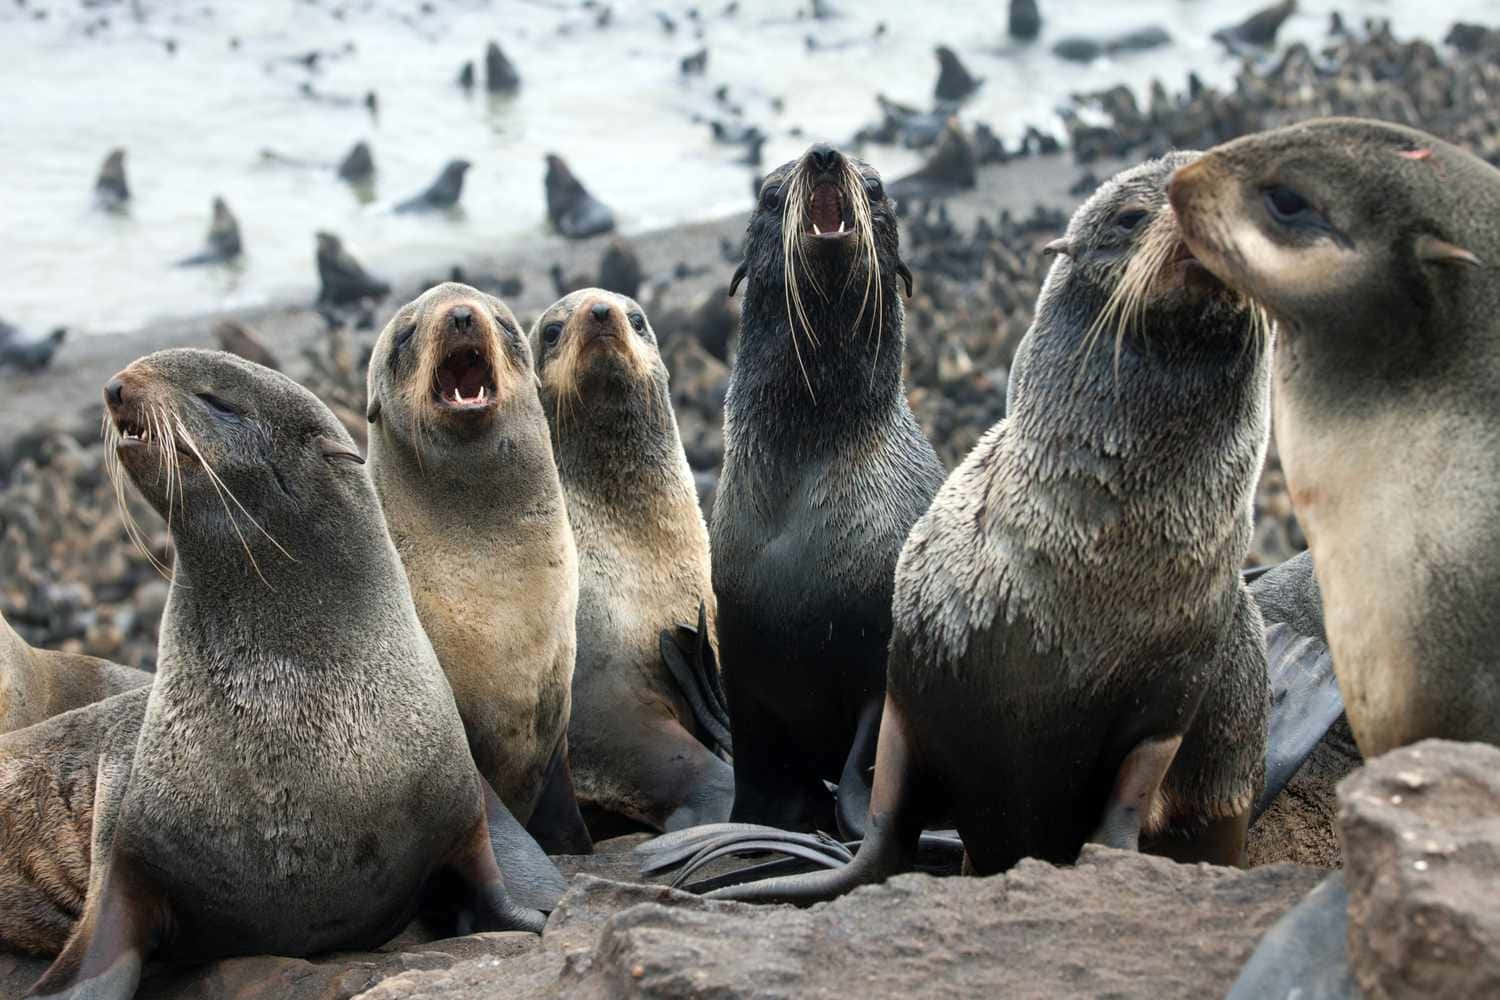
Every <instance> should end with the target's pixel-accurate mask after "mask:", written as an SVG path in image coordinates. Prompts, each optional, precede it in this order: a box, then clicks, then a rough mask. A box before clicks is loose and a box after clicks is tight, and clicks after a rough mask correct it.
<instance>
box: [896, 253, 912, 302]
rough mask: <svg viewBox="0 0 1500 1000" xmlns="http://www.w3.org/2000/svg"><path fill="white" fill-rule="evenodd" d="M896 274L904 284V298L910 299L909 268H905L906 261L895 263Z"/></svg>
mask: <svg viewBox="0 0 1500 1000" xmlns="http://www.w3.org/2000/svg"><path fill="white" fill-rule="evenodd" d="M896 273H897V274H899V275H901V280H902V282H904V283H905V284H906V297H907V298H911V268H909V267H907V266H906V261H904V260H897V261H896Z"/></svg>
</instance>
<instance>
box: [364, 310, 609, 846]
mask: <svg viewBox="0 0 1500 1000" xmlns="http://www.w3.org/2000/svg"><path fill="white" fill-rule="evenodd" d="M367 416H368V419H369V421H370V425H371V426H370V436H369V441H370V476H371V478H372V479H373V480H374V482H375V488H376V490H377V492H378V493H379V494H380V500H381V504H382V506H383V508H384V510H385V517H386V522H387V524H388V525H389V526H390V530H391V537H392V538H393V539H394V541H395V543H396V550H397V551H398V552H400V553H401V560H402V563H403V565H405V567H406V575H407V578H408V579H409V580H410V582H411V589H412V597H413V598H414V599H415V601H416V605H417V614H418V616H419V617H420V618H421V619H422V625H423V627H424V628H425V629H426V630H427V635H428V636H429V637H430V638H431V639H432V645H433V648H434V649H435V650H436V651H437V655H438V660H439V661H440V662H441V663H442V664H443V669H444V670H445V671H446V672H447V674H448V680H449V683H451V684H452V685H453V694H454V697H455V698H457V700H458V709H459V714H460V715H461V716H462V717H463V720H464V728H465V729H466V730H467V731H468V734H469V746H470V749H472V750H473V752H474V759H475V761H476V762H478V764H479V771H480V773H481V774H483V775H484V776H485V778H486V779H487V780H488V781H489V783H490V784H491V785H492V786H494V789H495V792H496V793H497V794H498V795H499V796H500V798H501V800H502V801H503V802H504V803H505V804H506V806H507V807H509V808H510V810H511V811H512V812H513V813H515V815H516V818H517V819H519V820H521V822H523V823H527V824H528V825H529V827H530V828H531V829H532V830H533V832H534V833H536V834H537V838H538V840H540V841H541V843H542V845H543V846H544V847H547V848H548V849H549V850H552V851H554V852H556V853H569V854H586V853H588V852H589V850H590V841H589V837H588V832H587V830H586V829H585V828H584V824H583V818H582V816H581V815H580V814H579V811H578V804H577V801H576V799H575V796H574V792H573V785H572V779H571V776H570V773H569V766H568V716H569V711H570V706H571V703H572V683H573V663H574V651H575V645H576V641H577V639H576V635H577V633H576V626H575V623H574V619H575V616H576V612H577V606H578V557H577V553H576V549H575V546H574V542H573V533H572V530H571V529H570V527H569V524H568V514H567V510H566V507H565V503H564V500H563V491H562V484H561V482H560V481H559V479H558V472H557V466H556V464H555V463H554V461H553V456H552V442H551V436H550V434H549V431H548V428H547V418H546V417H545V416H544V415H543V413H542V404H541V400H540V398H539V397H538V395H537V391H536V383H535V374H534V368H533V365H532V358H531V350H530V348H529V347H528V345H527V343H526V338H525V337H524V335H523V334H522V333H521V328H520V325H519V324H518V323H517V322H516V318H515V316H514V315H512V314H511V311H510V309H509V308H508V307H507V306H506V305H505V303H503V302H501V301H500V300H498V299H496V298H493V297H491V296H489V295H486V294H484V293H483V292H480V291H478V290H477V289H474V288H470V287H469V286H468V285H460V284H455V283H452V282H447V283H444V284H441V285H436V286H434V287H433V288H430V289H428V290H427V291H426V292H424V293H423V294H422V295H421V296H420V297H418V298H417V299H415V300H414V301H412V302H409V303H407V304H406V305H404V306H402V307H401V308H400V309H398V310H397V311H396V313H395V315H393V316H392V317H391V320H390V322H389V323H387V324H386V327H385V329H384V331H382V332H381V334H380V337H379V339H378V340H377V341H376V343H375V349H374V352H373V353H372V355H371V357H370V367H369V412H368V414H367ZM533 814H537V815H536V816H535V821H534V822H533Z"/></svg>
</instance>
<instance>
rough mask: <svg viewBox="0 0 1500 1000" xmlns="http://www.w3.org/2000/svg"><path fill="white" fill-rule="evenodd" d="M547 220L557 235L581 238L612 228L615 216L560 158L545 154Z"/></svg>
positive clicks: (605, 231)
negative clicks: (550, 221) (550, 222)
mask: <svg viewBox="0 0 1500 1000" xmlns="http://www.w3.org/2000/svg"><path fill="white" fill-rule="evenodd" d="M545 183H546V189H547V217H548V218H550V219H551V220H552V226H553V228H554V229H556V230H557V231H558V232H559V233H561V234H562V235H564V236H567V237H569V238H571V239H584V238H586V237H589V236H597V235H599V234H601V233H607V232H609V231H611V230H612V229H614V228H615V216H614V213H613V212H611V211H610V210H609V208H608V206H606V205H605V204H604V203H603V202H601V201H599V200H598V199H597V198H595V197H594V196H593V195H592V194H590V193H589V192H588V189H587V188H585V187H584V186H583V184H582V182H580V181H579V180H578V178H576V177H574V176H573V171H572V170H570V169H568V165H567V164H566V163H564V162H563V160H562V157H560V156H556V155H554V154H552V153H548V154H547V177H546V181H545Z"/></svg>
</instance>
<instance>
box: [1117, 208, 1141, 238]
mask: <svg viewBox="0 0 1500 1000" xmlns="http://www.w3.org/2000/svg"><path fill="white" fill-rule="evenodd" d="M1145 219H1146V213H1145V212H1144V211H1143V210H1141V209H1139V208H1133V209H1131V210H1130V211H1128V212H1121V213H1120V214H1119V215H1117V216H1115V225H1116V226H1118V227H1119V228H1120V231H1121V232H1126V233H1129V232H1133V231H1134V230H1135V227H1136V226H1139V225H1140V224H1141V223H1142V222H1144V221H1145Z"/></svg>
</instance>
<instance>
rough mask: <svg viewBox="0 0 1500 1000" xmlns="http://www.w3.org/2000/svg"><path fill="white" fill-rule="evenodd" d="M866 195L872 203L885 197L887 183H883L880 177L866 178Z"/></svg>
mask: <svg viewBox="0 0 1500 1000" xmlns="http://www.w3.org/2000/svg"><path fill="white" fill-rule="evenodd" d="M865 197H867V198H869V199H870V203H871V204H874V203H875V202H877V201H880V200H881V199H883V198H884V197H885V185H884V184H882V183H881V181H880V178H879V177H866V178H865Z"/></svg>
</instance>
